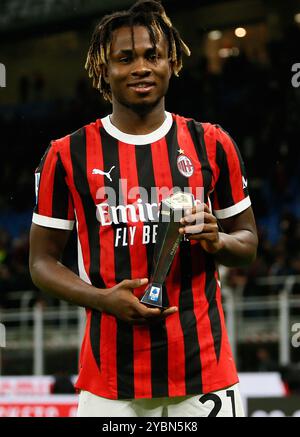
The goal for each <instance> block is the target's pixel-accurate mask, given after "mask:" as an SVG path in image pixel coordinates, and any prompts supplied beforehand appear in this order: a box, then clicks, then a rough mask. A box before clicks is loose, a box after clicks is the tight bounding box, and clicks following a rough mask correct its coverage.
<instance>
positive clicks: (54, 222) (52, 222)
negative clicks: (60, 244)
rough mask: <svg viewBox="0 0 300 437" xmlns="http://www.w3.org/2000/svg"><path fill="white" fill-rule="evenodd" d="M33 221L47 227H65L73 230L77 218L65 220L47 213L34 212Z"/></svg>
mask: <svg viewBox="0 0 300 437" xmlns="http://www.w3.org/2000/svg"><path fill="white" fill-rule="evenodd" d="M32 222H33V223H35V224H36V225H40V226H46V227H47V228H56V229H65V230H67V231H71V230H72V229H73V227H74V223H75V220H63V219H58V218H53V217H47V216H45V215H40V214H36V213H35V212H34V213H33V216H32Z"/></svg>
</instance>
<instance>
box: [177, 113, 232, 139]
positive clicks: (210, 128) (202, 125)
mask: <svg viewBox="0 0 300 437" xmlns="http://www.w3.org/2000/svg"><path fill="white" fill-rule="evenodd" d="M172 117H173V120H174V121H175V122H176V124H177V125H178V126H180V125H186V126H188V127H190V128H195V129H197V130H201V131H202V132H203V134H204V135H206V136H210V137H215V138H216V139H218V138H220V139H222V138H223V137H226V136H229V134H228V133H227V132H226V131H225V130H224V129H223V128H222V126H220V125H219V124H217V123H209V122H203V121H198V120H195V119H194V118H189V117H184V116H182V115H178V114H172Z"/></svg>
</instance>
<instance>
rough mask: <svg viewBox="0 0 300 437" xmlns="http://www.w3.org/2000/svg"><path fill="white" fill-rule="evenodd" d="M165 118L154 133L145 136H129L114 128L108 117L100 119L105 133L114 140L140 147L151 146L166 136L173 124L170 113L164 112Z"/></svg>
mask: <svg viewBox="0 0 300 437" xmlns="http://www.w3.org/2000/svg"><path fill="white" fill-rule="evenodd" d="M165 114H166V118H165V121H164V122H163V124H162V125H161V126H160V127H159V128H158V129H156V130H155V131H153V132H151V133H150V134H146V135H131V134H126V133H125V132H122V131H120V130H119V129H118V128H117V127H116V126H114V125H113V124H112V122H111V121H110V115H107V116H106V117H104V118H102V119H101V122H102V125H103V127H104V129H105V130H106V132H107V133H108V134H109V135H111V136H112V137H114V138H116V139H117V140H119V141H122V142H123V143H126V144H134V145H136V146H140V145H143V144H151V143H154V142H155V141H158V140H160V139H161V138H163V137H164V136H166V135H167V133H168V132H169V130H170V129H171V127H172V124H173V118H172V114H170V112H167V111H166V112H165Z"/></svg>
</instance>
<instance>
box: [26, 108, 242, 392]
mask: <svg viewBox="0 0 300 437" xmlns="http://www.w3.org/2000/svg"><path fill="white" fill-rule="evenodd" d="M36 182H37V204H36V207H35V210H34V214H33V222H34V223H36V224H38V225H41V226H46V227H52V228H59V229H72V227H73V226H74V223H76V227H77V235H78V269H79V274H80V277H81V278H82V279H83V280H85V281H86V282H88V283H91V284H93V285H94V286H95V287H99V288H109V287H112V286H114V285H115V284H117V283H118V282H120V281H122V280H123V279H134V278H143V277H149V275H150V272H151V267H152V259H153V248H154V245H155V238H156V233H157V226H158V225H157V216H158V208H159V203H160V202H161V199H162V198H163V196H164V194H163V193H164V192H165V190H169V193H170V191H172V190H173V189H174V187H179V188H181V189H182V190H186V189H189V190H191V192H192V193H193V194H194V196H195V198H196V199H199V200H201V201H205V202H207V203H210V202H211V207H212V209H213V211H214V214H215V215H216V217H218V218H221V219H222V218H227V217H230V216H233V215H235V214H238V213H240V212H242V211H243V210H245V209H247V208H248V207H249V206H250V199H249V195H248V191H247V180H246V174H245V169H244V164H243V161H242V158H241V156H240V153H239V150H238V148H237V146H236V145H235V143H234V141H233V140H232V139H231V138H230V136H229V135H228V134H227V133H226V132H225V131H224V130H223V129H222V128H221V127H219V126H217V125H212V124H209V123H199V122H196V121H194V120H192V119H186V118H183V117H181V116H178V115H172V114H170V113H167V112H166V119H165V122H164V123H163V125H162V126H161V127H160V128H159V129H157V130H156V131H154V132H152V133H150V134H147V135H129V134H125V133H123V132H121V131H119V130H118V129H117V128H116V127H115V126H113V125H112V123H111V122H110V118H109V116H107V117H105V118H103V119H99V120H97V121H96V122H94V123H91V124H89V125H87V126H84V127H83V128H82V129H80V130H78V131H76V132H75V133H72V134H71V135H68V136H66V137H64V138H61V139H59V140H55V141H53V142H52V143H51V145H50V147H49V148H48V150H47V151H46V154H45V155H44V157H43V158H42V161H41V163H40V165H39V167H38V168H37V170H36ZM169 193H168V194H169ZM144 289H145V286H143V287H140V288H139V289H136V290H135V294H136V296H138V297H141V296H142V295H143V291H144ZM165 290H166V293H167V297H168V300H169V304H170V305H171V306H178V308H179V311H178V312H177V313H176V314H173V315H172V316H170V317H168V318H167V319H166V320H165V321H163V322H161V323H159V324H155V325H153V326H152V325H151V326H132V325H129V324H127V323H125V322H123V321H121V320H119V319H117V318H115V317H114V316H112V315H109V314H106V313H104V312H103V313H101V312H99V311H95V310H93V309H89V308H87V310H86V313H87V324H86V331H85V336H84V339H83V344H82V349H81V356H80V368H79V377H78V380H77V383H76V387H77V388H79V389H83V390H87V391H90V392H92V393H94V394H96V395H99V396H103V397H107V398H111V399H131V398H151V397H161V396H169V397H171V396H185V395H189V394H200V393H207V392H210V391H215V390H218V389H221V388H224V387H228V386H230V385H232V384H235V383H236V382H237V381H238V377H237V372H236V368H235V364H234V361H233V357H232V353H231V349H230V345H229V341H228V337H227V332H226V327H225V322H224V314H223V310H222V304H221V290H220V281H219V277H218V270H217V266H216V264H215V261H214V257H213V256H212V255H209V254H207V253H206V252H205V251H204V250H203V249H202V248H201V246H200V244H199V243H198V242H196V241H182V242H181V244H180V246H179V249H178V251H177V253H176V255H175V258H174V260H173V263H172V266H171V269H170V271H169V274H168V276H167V279H166V281H165Z"/></svg>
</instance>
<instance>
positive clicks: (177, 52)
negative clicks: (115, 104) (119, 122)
mask: <svg viewBox="0 0 300 437" xmlns="http://www.w3.org/2000/svg"><path fill="white" fill-rule="evenodd" d="M137 25H139V26H145V27H146V28H147V30H148V32H149V37H150V40H151V43H152V44H153V47H156V44H157V43H158V41H159V38H160V37H161V35H164V36H165V38H166V39H167V42H168V46H169V58H170V61H171V65H172V69H173V73H174V74H175V76H178V74H179V72H180V70H181V69H182V55H183V53H184V54H186V55H187V56H189V55H190V50H189V48H188V47H187V45H186V44H185V43H184V42H183V40H182V39H181V37H180V35H179V32H178V31H177V30H176V28H175V27H174V26H173V25H172V22H171V20H170V19H169V17H168V16H167V15H166V12H165V9H164V7H163V6H162V4H161V3H160V2H159V1H158V0H139V1H137V2H136V3H135V4H134V5H133V6H131V8H130V9H129V10H127V11H121V12H115V13H113V14H110V15H106V16H104V17H103V18H102V20H101V21H100V23H99V24H98V25H97V26H96V28H95V30H94V33H93V36H92V40H91V44H90V47H89V51H88V54H87V59H86V64H85V69H86V70H87V72H88V75H89V77H90V78H91V79H92V81H93V87H94V88H96V89H98V90H99V91H100V92H101V93H102V94H103V97H104V98H105V99H106V100H109V101H111V97H112V96H111V89H110V85H109V84H108V83H107V82H105V80H104V69H105V67H106V66H107V64H108V61H109V55H110V48H111V42H112V35H113V32H114V31H115V30H116V29H119V28H120V27H125V26H128V27H130V28H131V35H132V42H133V46H134V36H133V26H137Z"/></svg>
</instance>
